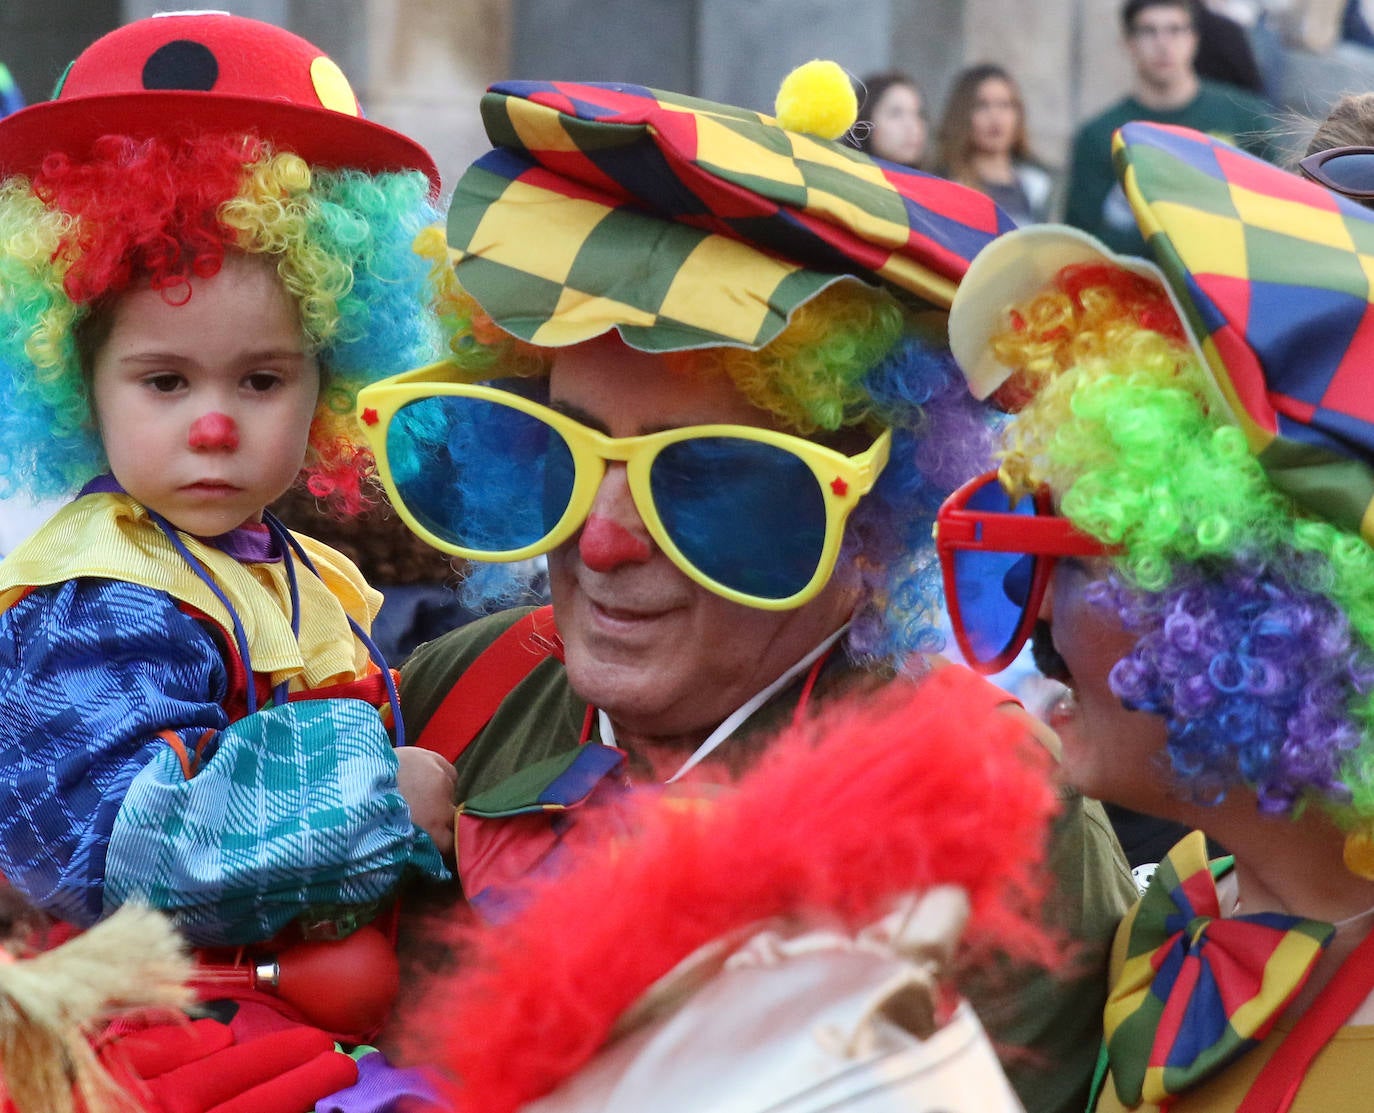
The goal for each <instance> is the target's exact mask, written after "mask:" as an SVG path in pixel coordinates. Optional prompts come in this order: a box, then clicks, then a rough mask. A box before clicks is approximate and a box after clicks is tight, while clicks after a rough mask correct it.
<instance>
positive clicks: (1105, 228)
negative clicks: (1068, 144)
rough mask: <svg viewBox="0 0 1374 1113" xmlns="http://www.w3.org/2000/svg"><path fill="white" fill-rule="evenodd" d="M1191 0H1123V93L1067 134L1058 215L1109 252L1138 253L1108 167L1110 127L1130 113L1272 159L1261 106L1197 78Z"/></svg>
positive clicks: (1268, 120) (1136, 234)
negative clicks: (1128, 79) (1126, 63)
mask: <svg viewBox="0 0 1374 1113" xmlns="http://www.w3.org/2000/svg"><path fill="white" fill-rule="evenodd" d="M1200 10H1201V6H1200V5H1199V3H1198V0H1126V2H1125V3H1124V4H1122V6H1121V31H1122V35H1123V38H1124V40H1125V45H1126V50H1127V52H1128V53H1129V54H1130V59H1131V65H1132V84H1131V89H1130V92H1129V93H1128V94H1127V95H1126V96H1125V97H1123V98H1121V100H1119V101H1117V102H1116V103H1115V104H1113V105H1111V106H1110V107H1108V108H1107V109H1106V110H1104V111H1103V112H1101V113H1100V114H1098V115H1097V116H1094V117H1093V118H1092V119H1091V120H1089V121H1088V122H1087V123H1085V124H1084V125H1083V126H1082V127H1081V128H1079V129H1078V132H1077V133H1076V134H1075V135H1074V140H1073V155H1072V160H1071V162H1070V165H1069V176H1068V184H1067V188H1066V190H1065V211H1064V221H1065V223H1067V224H1072V225H1073V226H1074V227H1075V228H1082V229H1083V230H1084V231H1085V232H1090V233H1092V234H1093V235H1094V236H1096V237H1097V238H1098V239H1100V240H1101V241H1102V242H1103V243H1105V244H1106V245H1107V246H1108V247H1110V248H1111V249H1112V250H1113V251H1115V252H1118V253H1120V254H1124V255H1142V254H1144V252H1145V241H1144V239H1143V238H1142V237H1141V235H1140V230H1139V229H1138V228H1137V227H1136V222H1135V217H1134V215H1133V214H1132V213H1131V207H1130V205H1128V204H1127V202H1126V195H1125V193H1124V192H1122V189H1121V186H1120V185H1119V184H1118V183H1117V180H1116V174H1115V171H1114V170H1113V168H1112V134H1113V133H1114V132H1115V131H1116V129H1117V128H1119V127H1121V126H1122V125H1123V124H1126V123H1129V122H1130V121H1132V120H1151V121H1154V122H1156V123H1161V124H1171V125H1174V126H1177V127H1188V128H1193V129H1195V130H1197V131H1201V132H1205V133H1206V134H1208V135H1212V136H1215V137H1216V138H1218V139H1223V140H1225V141H1227V142H1229V143H1235V144H1236V145H1238V146H1240V147H1242V148H1244V149H1245V150H1247V151H1249V152H1250V153H1251V154H1254V155H1259V156H1260V157H1261V158H1266V159H1270V160H1271V161H1272V160H1273V158H1274V149H1273V147H1272V145H1271V142H1270V140H1271V133H1272V130H1273V120H1272V117H1271V115H1270V112H1269V108H1268V106H1267V105H1266V104H1265V102H1264V101H1262V100H1260V99H1259V98H1258V97H1256V96H1252V95H1251V94H1249V93H1246V92H1245V91H1243V90H1241V89H1238V88H1236V87H1235V86H1232V85H1220V84H1213V83H1212V82H1210V81H1203V80H1202V79H1201V78H1200V77H1198V73H1197V70H1196V68H1195V66H1194V59H1195V58H1196V57H1197V52H1198V18H1199V12H1200Z"/></svg>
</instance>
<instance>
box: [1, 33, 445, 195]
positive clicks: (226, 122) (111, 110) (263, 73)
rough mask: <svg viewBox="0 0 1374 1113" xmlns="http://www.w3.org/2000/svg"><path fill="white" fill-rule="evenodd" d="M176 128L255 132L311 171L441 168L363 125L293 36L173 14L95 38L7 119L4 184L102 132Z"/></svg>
mask: <svg viewBox="0 0 1374 1113" xmlns="http://www.w3.org/2000/svg"><path fill="white" fill-rule="evenodd" d="M177 129H203V130H226V131H253V132H255V133H256V134H257V135H259V136H260V137H262V138H263V139H267V140H269V141H270V142H271V143H272V144H273V146H275V147H276V148H278V149H279V150H288V151H292V152H294V153H296V154H298V155H300V156H301V158H303V159H305V161H306V162H308V163H310V164H311V165H312V166H320V167H326V168H330V169H339V168H350V169H355V170H363V171H366V172H368V173H381V172H385V171H396V170H420V171H422V172H423V173H424V174H425V175H426V176H427V177H428V178H429V180H430V182H431V184H432V192H433V195H434V196H436V197H437V196H438V193H439V173H438V170H437V169H436V168H435V166H434V160H433V159H431V158H430V156H429V154H428V153H427V152H426V151H425V149H424V148H423V147H421V146H420V145H419V144H418V143H416V142H415V141H414V140H412V139H409V138H407V137H406V136H404V135H401V134H400V133H399V132H395V131H392V130H391V129H390V128H385V127H383V126H381V125H380V124H375V123H373V122H371V121H370V120H365V119H364V118H363V116H362V112H361V109H360V108H359V106H358V98H357V97H356V96H354V94H353V90H352V88H351V87H350V86H349V83H348V79H347V78H346V77H345V76H344V74H343V71H342V70H340V69H339V67H338V66H337V65H336V64H335V63H334V62H333V61H332V60H331V59H330V58H329V57H328V56H327V55H325V54H323V53H322V52H321V51H320V50H319V48H318V47H316V46H314V45H312V44H311V43H309V42H307V41H306V40H305V39H303V38H301V37H300V36H298V35H293V34H291V32H289V31H285V30H283V29H282V28H280V27H275V26H273V25H272V24H269V23H263V22H261V21H259V20H256V19H247V18H245V17H243V16H236V15H229V14H227V13H225V12H175V13H170V14H167V15H158V16H153V17H150V18H148V19H141V20H138V21H137V22H134V23H130V24H128V25H127V26H124V27H121V28H119V29H118V30H115V31H111V32H110V33H109V34H108V35H105V36H103V37H101V38H99V39H97V40H96V41H95V42H94V43H93V44H91V46H89V47H87V49H86V50H84V51H82V53H81V55H80V56H79V57H78V58H77V59H76V61H74V62H73V63H72V64H71V65H70V66H68V67H67V71H66V73H65V74H63V76H62V78H61V80H60V81H59V82H58V87H57V90H56V92H55V94H54V97H53V99H52V100H49V101H44V102H42V103H39V104H34V105H30V106H29V107H28V108H25V109H22V110H21V111H19V112H16V113H14V114H13V115H11V116H7V117H5V118H4V119H3V120H0V178H6V177H9V176H11V175H13V174H25V175H28V176H32V174H33V172H34V171H35V170H36V169H37V168H38V165H39V164H40V163H41V162H42V160H43V159H44V157H46V156H47V155H48V154H51V153H53V152H62V153H66V154H70V155H72V156H74V157H81V156H83V155H84V154H85V153H86V152H87V151H89V150H90V147H91V144H92V143H94V141H95V140H96V139H98V138H99V137H100V136H102V135H112V134H113V135H132V136H135V137H141V136H149V135H167V134H173V133H175V132H176V131H177Z"/></svg>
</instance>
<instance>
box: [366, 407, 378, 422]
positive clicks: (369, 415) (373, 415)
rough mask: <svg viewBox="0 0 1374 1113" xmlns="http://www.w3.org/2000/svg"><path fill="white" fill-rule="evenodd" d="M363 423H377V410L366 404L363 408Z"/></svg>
mask: <svg viewBox="0 0 1374 1113" xmlns="http://www.w3.org/2000/svg"><path fill="white" fill-rule="evenodd" d="M363 424H364V425H376V424H377V411H376V410H374V409H373V408H372V407H371V406H368V407H367V409H365V410H363Z"/></svg>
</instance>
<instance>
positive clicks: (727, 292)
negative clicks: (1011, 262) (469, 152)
mask: <svg viewBox="0 0 1374 1113" xmlns="http://www.w3.org/2000/svg"><path fill="white" fill-rule="evenodd" d="M482 118H483V121H484V123H485V125H486V129H487V134H488V135H489V136H490V138H491V140H492V143H493V146H494V148H495V149H494V150H493V151H491V152H490V153H489V154H487V155H485V156H483V157H482V158H481V159H479V160H478V161H477V162H476V163H474V164H473V165H472V166H471V167H469V169H468V170H467V172H466V173H465V174H464V175H463V177H462V179H461V180H460V181H459V183H458V186H457V189H456V191H455V194H454V197H453V202H452V205H451V207H450V210H449V219H448V242H449V249H450V255H451V257H452V260H453V263H454V267H455V269H456V271H457V275H458V280H459V282H460V283H461V284H462V285H463V287H464V288H465V289H466V290H467V291H468V292H469V293H470V294H472V296H473V297H475V298H476V299H477V301H478V302H479V303H480V304H481V306H482V308H483V309H484V310H485V311H486V312H487V313H488V314H489V315H490V316H491V318H492V319H493V320H494V321H495V322H496V324H497V325H499V326H500V327H501V328H503V329H505V330H506V331H507V332H510V333H512V334H514V335H515V336H518V337H520V338H521V339H524V340H527V341H530V342H532V343H535V344H539V345H542V346H549V347H560V346H563V345H567V344H574V343H578V342H580V341H582V340H587V339H590V338H591V337H593V336H597V335H600V334H601V333H604V332H607V331H609V330H611V329H616V330H618V331H619V332H620V334H621V335H622V337H623V338H624V339H625V341H626V342H627V343H629V344H631V345H633V346H635V347H637V348H641V349H643V350H646V351H673V350H679V349H685V348H695V347H707V346H714V345H735V346H742V347H749V348H754V347H760V346H762V345H763V344H766V343H767V342H768V341H769V340H771V339H772V338H773V337H774V336H776V335H777V334H778V333H779V332H780V331H781V330H782V329H783V327H784V326H785V325H786V323H787V320H788V318H789V317H790V315H791V313H792V311H793V310H794V309H795V308H796V307H797V306H798V305H800V304H802V303H803V302H805V301H807V300H808V299H809V298H811V297H814V296H815V295H816V294H817V293H818V292H819V291H820V290H822V289H824V288H825V287H826V286H828V285H830V284H831V283H834V282H836V281H842V280H845V279H856V280H860V281H864V282H869V283H876V284H882V285H884V286H887V287H888V288H890V289H892V290H894V291H897V292H898V293H899V294H900V295H902V296H904V297H906V298H908V299H910V300H912V301H914V302H917V303H919V304H921V305H925V306H930V307H934V308H937V309H945V308H947V307H948V306H949V303H950V299H951V298H952V296H953V293H954V289H955V287H956V286H957V284H958V282H959V281H960V279H961V278H962V276H963V273H964V271H965V270H966V269H967V267H968V264H969V261H970V260H971V259H972V258H973V257H974V256H975V255H976V254H977V253H978V251H980V250H981V249H982V248H983V247H984V246H985V245H986V244H987V243H988V242H990V241H991V240H992V239H993V238H994V237H995V236H997V235H999V234H1000V233H1002V232H1004V231H1007V230H1009V229H1010V228H1011V226H1012V225H1011V222H1010V220H1009V219H1008V218H1007V217H1006V215H1005V214H1003V213H1002V212H1001V211H1000V210H999V209H998V208H997V207H996V205H994V204H993V202H992V201H991V200H990V199H988V198H987V197H985V196H984V195H983V194H981V193H978V192H977V191H975V190H972V189H968V188H966V187H964V186H961V185H957V184H955V183H952V182H948V181H944V180H943V179H940V178H936V177H933V176H931V175H928V174H923V173H921V172H919V171H915V170H910V169H907V168H905V167H899V166H896V165H893V164H889V163H884V162H882V161H879V160H875V159H873V158H870V157H869V156H867V155H865V154H863V153H861V152H859V151H855V150H851V149H850V148H847V147H844V146H842V145H840V144H838V143H835V142H831V141H829V140H825V139H820V138H817V137H815V136H811V135H805V134H801V133H798V132H793V131H788V130H787V129H785V128H783V127H780V126H779V125H778V124H777V123H776V122H775V121H774V120H772V119H771V118H770V117H767V116H763V115H760V114H759V113H755V112H751V111H748V110H746V109H742V108H734V107H731V106H728V105H722V104H715V103H712V102H709V101H704V100H698V99H695V98H691V97H685V96H680V95H678V94H674V93H665V92H658V91H655V90H651V89H646V88H642V87H640V86H634V85H596V84H574V83H567V82H508V83H502V84H498V85H494V86H492V88H491V89H490V90H489V91H488V92H487V94H486V95H485V97H484V98H483V100H482Z"/></svg>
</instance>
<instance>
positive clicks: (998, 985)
mask: <svg viewBox="0 0 1374 1113" xmlns="http://www.w3.org/2000/svg"><path fill="white" fill-rule="evenodd" d="M524 613H525V611H523V610H514V611H506V612H503V613H502V614H498V615H493V616H491V617H490V618H486V619H482V620H480V621H478V622H474V623H472V624H470V625H468V626H463V627H460V628H459V629H457V630H454V631H453V632H451V633H449V634H446V635H445V636H444V637H442V638H439V639H437V640H435V641H433V642H430V643H429V644H427V645H424V646H421V647H420V648H419V649H418V650H416V652H415V654H414V655H413V656H412V657H411V658H410V660H409V661H407V662H406V664H405V665H404V666H403V667H402V669H401V706H402V708H403V709H404V712H405V719H406V729H407V731H408V732H409V733H410V735H411V737H412V738H418V737H419V736H420V733H421V731H423V730H424V727H425V724H426V723H427V722H428V721H429V719H430V717H431V716H432V715H433V714H434V712H435V710H436V709H437V707H438V705H439V703H440V702H441V701H442V700H443V698H444V696H445V695H446V694H447V692H448V690H449V689H450V688H451V687H452V685H453V684H454V682H455V681H456V680H457V678H458V677H459V676H461V675H462V674H463V672H464V671H465V670H466V669H467V668H468V667H470V666H471V664H472V663H473V661H474V660H475V659H476V658H477V657H478V656H479V655H480V654H481V652H482V651H483V650H484V649H486V648H487V646H489V645H490V644H491V643H492V642H493V641H494V640H495V639H496V637H497V636H499V635H500V634H501V633H502V632H503V631H504V630H505V629H506V628H507V627H509V626H510V625H511V623H512V622H514V621H515V619H516V618H518V617H519V616H520V615H521V614H524ZM890 679H891V674H890V673H888V672H883V671H881V670H865V669H862V668H860V667H858V666H856V665H854V664H852V663H851V662H850V661H848V660H847V659H846V658H845V655H844V653H843V651H842V650H837V651H836V652H835V653H833V654H831V656H830V658H829V659H828V660H827V661H826V663H825V665H824V666H823V667H822V669H821V672H820V674H819V676H818V678H817V681H816V684H815V687H814V688H813V690H812V695H811V699H812V700H813V701H817V702H819V701H824V700H826V699H833V698H835V696H836V695H838V694H840V693H842V692H845V691H855V690H861V689H864V688H871V687H873V686H876V685H880V684H882V683H885V682H886V681H888V680H890ZM804 684H805V677H804V676H801V677H798V678H796V680H795V681H794V682H793V683H792V684H791V685H789V686H788V687H787V688H785V689H783V690H782V691H781V692H779V693H778V695H777V696H775V697H774V698H773V699H772V700H770V701H769V702H768V703H767V704H765V705H764V707H762V708H761V709H760V710H759V711H758V712H757V713H756V714H755V715H754V716H753V717H752V718H751V719H750V720H749V722H748V723H747V724H745V725H744V726H743V727H741V728H740V730H739V731H738V732H737V733H736V734H735V735H734V736H732V737H731V738H730V740H729V741H728V742H726V744H725V745H724V746H722V747H721V749H720V750H719V751H718V759H719V760H728V761H729V762H730V764H731V765H732V766H736V767H742V766H744V765H747V764H748V762H749V760H750V759H751V758H752V757H754V756H756V755H757V754H758V753H759V752H760V750H761V749H762V748H763V746H764V745H765V744H766V742H767V739H768V738H769V736H770V735H771V734H772V733H773V732H774V731H775V730H776V729H778V728H780V727H782V726H784V725H785V724H786V723H788V722H789V721H790V719H791V716H792V712H793V710H794V709H795V708H796V706H797V703H798V701H799V699H800V697H801V692H802V688H803V686H804ZM586 713H587V704H586V703H585V702H584V701H583V700H580V699H578V698H577V696H576V695H575V694H574V693H573V692H572V690H571V688H570V687H569V685H568V678H567V673H566V671H565V670H564V668H563V666H562V664H561V663H560V662H559V661H558V660H557V659H556V658H554V657H549V658H547V659H545V660H544V661H542V662H541V663H540V664H538V665H536V666H535V668H534V670H533V671H532V672H530V673H529V674H528V675H527V676H526V677H525V679H524V680H522V681H521V682H520V683H519V684H518V685H517V686H516V687H515V688H513V689H512V691H511V693H510V695H509V696H508V697H507V698H506V699H505V700H504V701H503V702H502V704H501V705H500V707H499V708H498V710H497V712H496V714H495V715H494V716H493V718H492V719H491V721H490V722H489V723H488V724H487V726H486V728H485V729H484V730H483V731H482V732H481V733H480V734H479V735H478V736H477V737H476V738H475V739H474V740H473V742H472V744H471V745H470V746H469V747H468V748H467V750H466V751H464V753H463V754H462V755H461V756H460V757H459V759H458V762H457V770H458V789H457V799H458V800H459V801H460V802H461V801H463V800H466V799H469V798H470V797H472V796H473V795H475V794H477V793H480V792H484V791H487V790H489V789H491V788H492V787H493V786H495V785H497V784H500V783H501V782H502V781H503V780H505V779H506V778H509V777H511V776H513V775H514V774H515V773H517V772H518V771H519V770H521V769H522V768H525V767H526V766H528V765H530V764H531V763H533V762H535V761H539V760H541V759H543V758H546V757H550V756H552V755H554V754H557V753H560V752H563V751H565V750H568V749H571V748H572V747H574V746H576V745H577V744H578V739H579V737H580V735H581V732H582V726H583V723H584V721H585V719H586ZM592 737H593V739H596V730H595V720H594V721H593V733H592ZM711 760H713V761H714V760H717V757H713V758H712V759H711ZM1062 795H1063V804H1064V810H1063V813H1062V815H1061V816H1060V818H1059V820H1058V821H1057V824H1056V828H1055V834H1054V843H1053V846H1052V849H1051V857H1050V865H1051V868H1052V870H1053V872H1054V875H1055V877H1056V878H1057V881H1058V887H1057V891H1056V894H1055V896H1054V897H1053V898H1052V905H1053V907H1052V909H1051V916H1052V917H1053V919H1054V922H1055V923H1056V924H1058V925H1060V926H1062V927H1063V928H1065V929H1066V930H1067V931H1068V932H1070V933H1071V934H1072V936H1073V937H1074V938H1075V939H1077V940H1079V941H1081V942H1082V943H1083V944H1084V945H1085V946H1084V948H1083V951H1082V953H1081V954H1078V955H1076V956H1075V958H1074V967H1073V970H1072V973H1073V974H1075V975H1077V976H1076V977H1070V978H1065V979H1063V980H1059V979H1055V978H1051V977H1049V976H1048V975H1044V974H1035V975H1032V976H1029V977H1028V976H1026V975H1025V974H1024V973H1018V972H1015V971H1005V970H997V971H985V972H983V973H982V974H980V976H979V977H977V978H966V979H963V980H961V983H960V988H961V989H962V990H963V991H964V992H965V994H966V995H967V996H968V997H969V999H970V1000H971V1001H972V1003H973V1005H974V1007H975V1009H976V1010H977V1011H978V1014H979V1016H980V1018H981V1019H982V1021H983V1023H984V1025H985V1026H986V1027H987V1028H988V1031H989V1033H990V1034H991V1036H992V1038H993V1039H994V1041H997V1042H998V1043H999V1044H1000V1045H1002V1046H1005V1047H1007V1048H1011V1049H1013V1054H1012V1055H1011V1056H1010V1057H1009V1059H1008V1061H1007V1063H1006V1064H1005V1065H1006V1069H1007V1075H1008V1077H1009V1078H1010V1079H1011V1081H1012V1085H1013V1086H1014V1087H1015V1088H1016V1090H1017V1093H1018V1094H1019V1095H1020V1097H1021V1101H1022V1103H1023V1104H1024V1105H1025V1107H1026V1109H1027V1113H1080V1111H1081V1110H1082V1109H1083V1107H1084V1104H1085V1103H1086V1101H1087V1095H1088V1083H1089V1080H1090V1078H1091V1075H1092V1070H1093V1067H1094V1065H1095V1063H1096V1060H1097V1049H1098V1044H1099V1042H1100V1040H1101V1034H1102V1006H1103V1004H1104V1002H1105V999H1106V968H1105V964H1106V948H1107V943H1108V941H1109V940H1110V938H1111V935H1112V932H1113V930H1114V929H1115V927H1116V924H1117V923H1118V921H1119V920H1120V919H1121V916H1122V915H1123V914H1124V912H1125V910H1126V909H1127V908H1128V907H1129V906H1130V904H1131V903H1132V902H1133V901H1134V900H1135V897H1136V887H1135V884H1134V882H1133V881H1132V880H1131V875H1130V870H1129V868H1128V867H1127V865H1126V861H1125V858H1124V857H1123V856H1122V854H1121V850H1120V847H1119V846H1118V845H1117V842H1116V838H1115V836H1114V835H1113V834H1112V832H1111V827H1110V824H1109V823H1108V822H1107V819H1106V816H1105V815H1104V814H1103V812H1102V807H1101V805H1100V804H1097V803H1096V802H1093V801H1087V800H1084V799H1083V798H1082V797H1081V796H1079V795H1078V794H1077V793H1075V792H1072V791H1068V790H1065V791H1064V793H1063V794H1062ZM1022 1050H1024V1051H1025V1052H1027V1053H1028V1054H1024V1055H1023V1054H1020V1053H1019V1052H1020V1051H1022Z"/></svg>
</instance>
